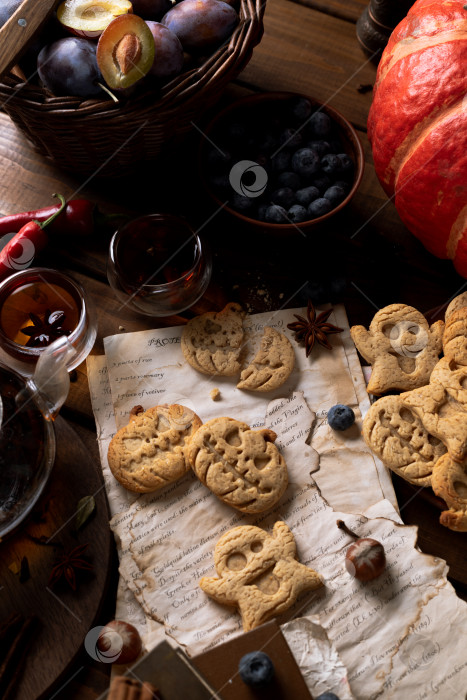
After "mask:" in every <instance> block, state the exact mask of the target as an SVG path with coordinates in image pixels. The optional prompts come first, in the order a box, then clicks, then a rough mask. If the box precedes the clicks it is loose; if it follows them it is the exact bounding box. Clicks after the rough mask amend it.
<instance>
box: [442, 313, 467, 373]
mask: <svg viewBox="0 0 467 700" xmlns="http://www.w3.org/2000/svg"><path fill="white" fill-rule="evenodd" d="M443 350H444V356H445V357H447V358H448V360H451V361H452V362H455V363H456V364H457V365H462V366H465V365H467V306H463V307H461V308H460V309H456V310H455V311H453V312H452V313H451V315H450V316H449V317H448V319H447V320H446V327H445V329H444V334H443Z"/></svg>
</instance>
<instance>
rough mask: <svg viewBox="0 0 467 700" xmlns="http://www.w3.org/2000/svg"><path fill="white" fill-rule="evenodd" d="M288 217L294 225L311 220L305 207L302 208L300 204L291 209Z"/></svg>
mask: <svg viewBox="0 0 467 700" xmlns="http://www.w3.org/2000/svg"><path fill="white" fill-rule="evenodd" d="M287 216H288V217H289V219H290V221H293V223H294V224H301V223H303V222H304V221H308V219H309V218H310V217H309V215H308V212H307V210H306V209H305V207H302V206H300V204H294V205H293V206H292V207H290V209H289V211H288V212H287Z"/></svg>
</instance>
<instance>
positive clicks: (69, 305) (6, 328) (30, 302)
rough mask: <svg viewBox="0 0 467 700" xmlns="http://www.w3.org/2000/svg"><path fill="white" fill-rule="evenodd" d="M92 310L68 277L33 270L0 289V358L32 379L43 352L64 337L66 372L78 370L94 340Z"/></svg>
mask: <svg viewBox="0 0 467 700" xmlns="http://www.w3.org/2000/svg"><path fill="white" fill-rule="evenodd" d="M96 333H97V323H96V317H95V313H94V310H93V308H92V306H91V305H90V302H89V299H88V298H87V296H86V294H85V292H84V289H83V288H82V287H81V285H80V284H78V282H76V281H75V280H74V279H72V278H71V277H69V276H68V275H65V274H63V273H62V272H58V271H57V270H51V269H48V268H44V267H31V268H28V269H26V270H21V271H20V272H16V273H15V274H13V275H11V276H10V277H7V278H6V279H5V280H4V281H3V282H2V283H1V284H0V359H1V360H2V361H3V362H4V363H5V364H7V365H8V366H10V367H13V368H14V369H16V370H17V371H18V372H19V373H20V374H22V375H23V376H28V375H31V374H32V373H33V372H34V369H35V365H36V363H37V361H38V359H39V357H40V356H41V353H42V352H43V351H44V348H46V347H48V346H49V345H50V344H51V343H53V342H54V341H55V340H57V339H58V338H61V337H63V336H66V337H67V339H68V341H69V343H70V345H71V346H72V347H73V350H74V351H75V352H74V353H71V352H70V360H69V361H68V362H67V365H66V367H67V370H68V371H70V370H72V369H74V368H75V367H77V366H78V365H79V364H80V363H81V362H82V361H83V360H84V359H85V358H86V357H87V355H88V354H89V352H90V350H91V348H92V346H93V345H94V341H95V339H96Z"/></svg>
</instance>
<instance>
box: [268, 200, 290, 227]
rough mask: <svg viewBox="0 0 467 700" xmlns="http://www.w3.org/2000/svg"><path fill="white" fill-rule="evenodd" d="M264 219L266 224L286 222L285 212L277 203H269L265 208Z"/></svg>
mask: <svg viewBox="0 0 467 700" xmlns="http://www.w3.org/2000/svg"><path fill="white" fill-rule="evenodd" d="M265 220H266V221H267V223H268V224H287V223H288V220H287V212H286V210H285V209H284V207H281V206H279V205H278V204H271V205H270V206H269V207H268V208H267V209H266V214H265Z"/></svg>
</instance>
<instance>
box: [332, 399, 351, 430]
mask: <svg viewBox="0 0 467 700" xmlns="http://www.w3.org/2000/svg"><path fill="white" fill-rule="evenodd" d="M354 423H355V413H354V412H353V410H352V409H351V408H350V406H344V405H343V404H341V403H338V404H336V405H335V406H333V407H332V408H330V409H329V411H328V424H329V426H330V427H331V428H332V429H333V430H347V428H350V426H351V425H353V424H354Z"/></svg>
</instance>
